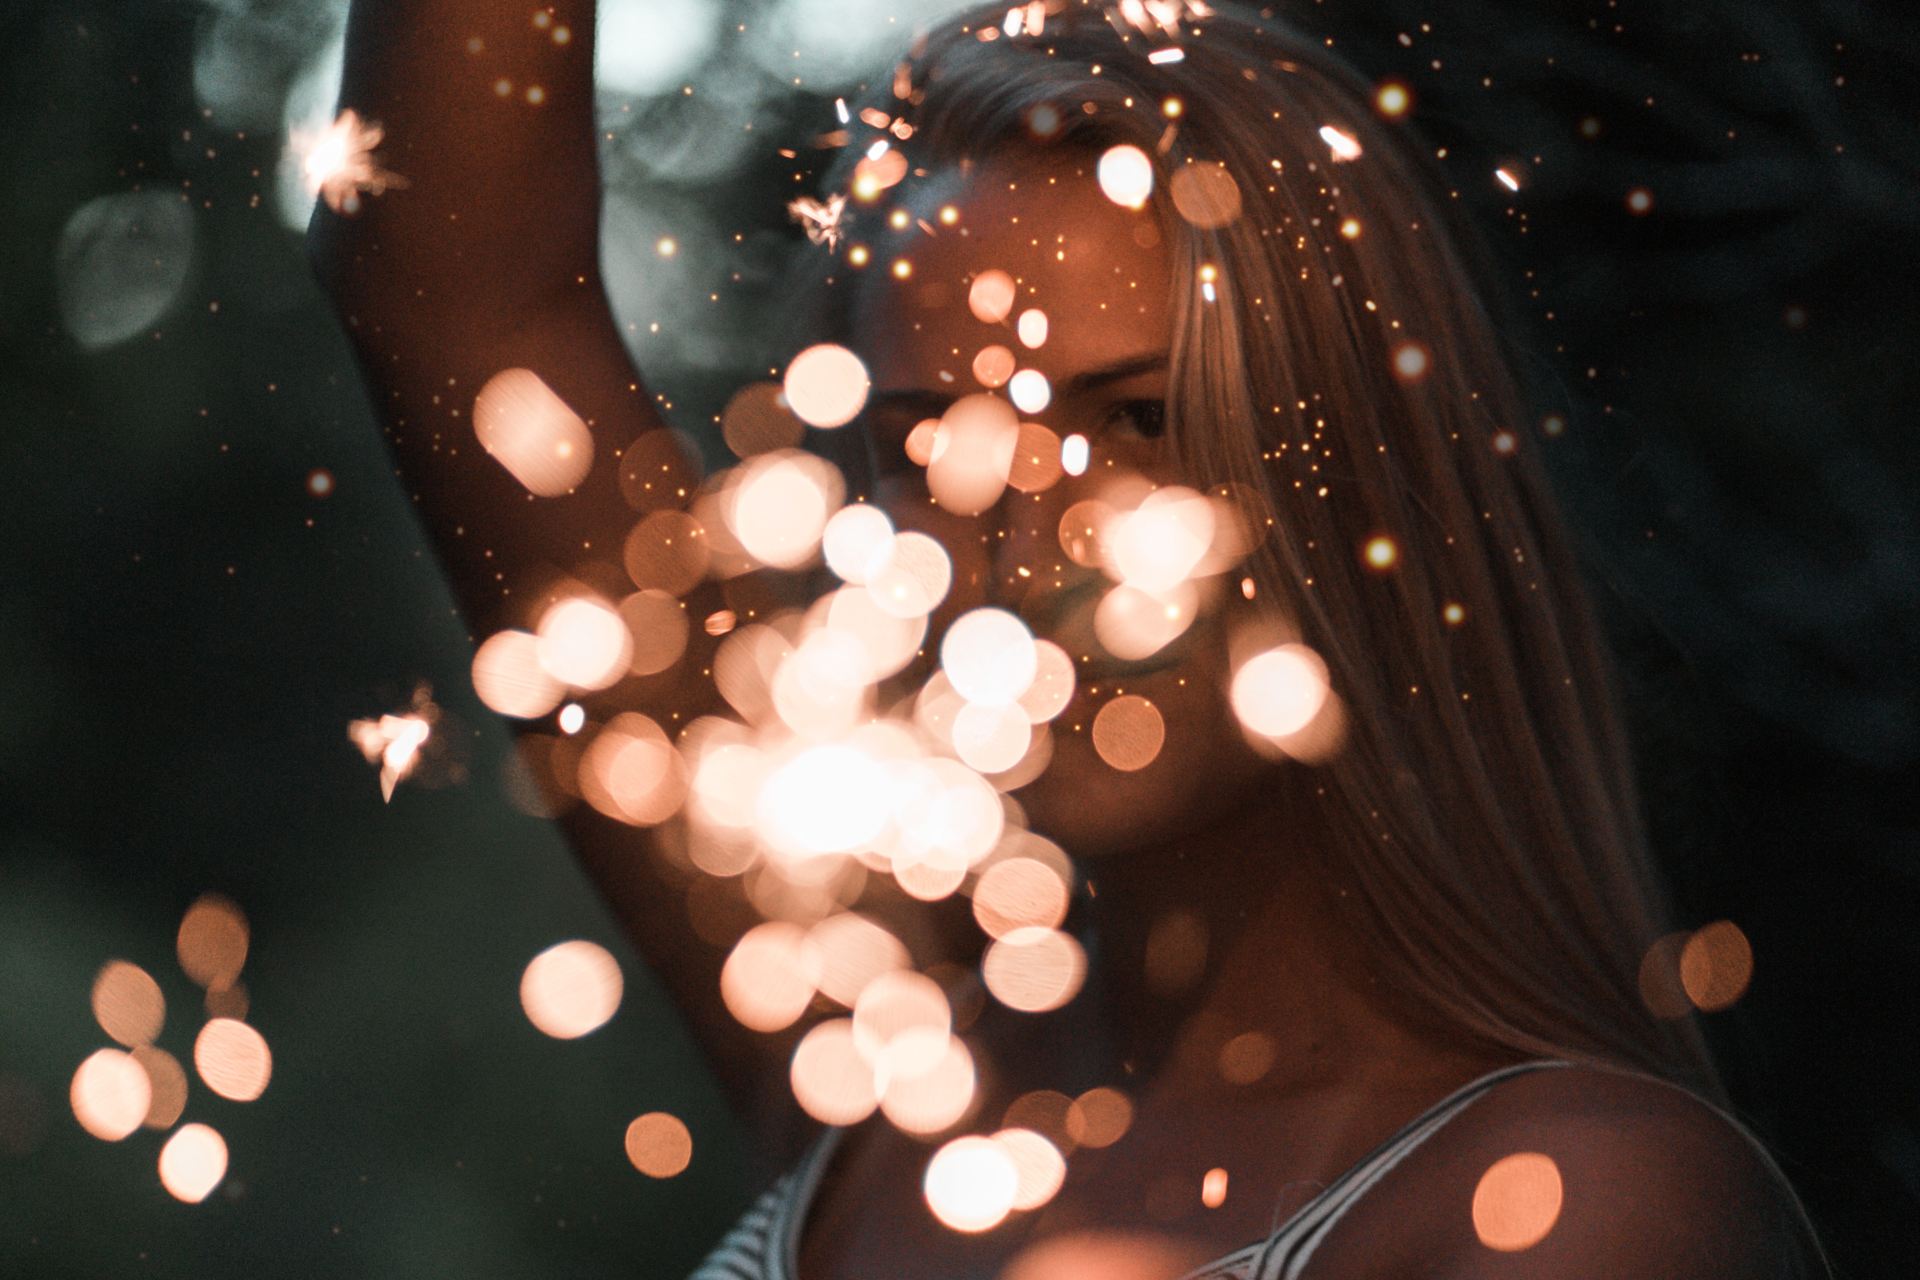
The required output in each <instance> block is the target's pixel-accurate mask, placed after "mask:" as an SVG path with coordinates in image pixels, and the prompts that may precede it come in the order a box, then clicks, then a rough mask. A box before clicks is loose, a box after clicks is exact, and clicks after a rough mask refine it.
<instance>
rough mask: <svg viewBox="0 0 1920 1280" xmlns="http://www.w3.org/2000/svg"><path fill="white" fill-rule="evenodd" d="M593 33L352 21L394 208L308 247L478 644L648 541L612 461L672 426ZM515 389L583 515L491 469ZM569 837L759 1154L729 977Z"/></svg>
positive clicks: (611, 827)
mask: <svg viewBox="0 0 1920 1280" xmlns="http://www.w3.org/2000/svg"><path fill="white" fill-rule="evenodd" d="M593 17H594V15H593V6H592V4H591V3H588V2H586V0H560V2H558V3H554V4H551V5H548V6H546V7H545V8H543V9H540V10H537V11H536V10H535V9H534V8H533V7H532V6H530V5H528V4H527V3H525V0H354V4H353V9H352V14H351V18H350V20H349V23H348V29H347V48H346V66H345V74H344V78H343V81H342V86H341V107H342V108H343V109H350V110H352V111H354V112H356V113H357V114H358V115H359V116H360V117H361V118H362V119H363V120H366V121H369V122H374V123H377V124H378V125H379V126H380V127H381V128H382V130H383V131H384V136H383V137H382V139H381V142H380V144H379V154H378V160H379V163H380V166H381V167H382V168H383V169H386V170H389V171H391V172H393V173H394V174H397V175H398V176H399V177H400V178H401V179H402V180H404V183H405V185H404V186H398V187H395V188H394V189H392V190H390V191H388V192H387V193H386V194H384V195H380V196H378V197H374V196H367V197H365V198H363V199H361V200H360V201H359V202H358V205H359V207H358V209H357V210H356V211H354V212H352V213H351V214H342V213H337V212H334V211H333V210H331V209H329V208H328V207H327V206H326V205H324V204H322V205H321V206H320V207H319V208H318V209H317V210H316V211H315V214H314V219H313V223H312V226H311V229H310V231H309V235H308V239H309V246H310V250H311V255H312V258H313V261H314V265H315V269H316V271H317V272H318V274H319V276H320V278H321V280H322V283H323V285H324V287H325V288H326V290H327V292H328V294H329V295H330V297H331V298H332V300H333V302H334V305H335V307H336V309H337V310H338V312H339V314H340V317H341V320H342V323H343V324H344V325H345V327H346V329H347V332H348V334H349V335H350V337H351V339H352V341H353V343H354V346H355V349H356V351H357V352H358V355H359V359H360V364H361V367H362V370H363V371H364V373H365V376H366V379H367V382H368V387H369V391H370V393H371V394H372V396H373V397H374V399H375V407H376V410H377V413H378V416H379V418H380V421H381V423H382V426H383V428H384V430H385V432H386V434H387V437H388V443H389V446H390V449H391V452H392V456H393V458H394V460H395V463H396V465H397V469H398V472H399V475H400V477H401V480H402V482H403V483H404V485H405V486H406V490H407V492H408V494H409V495H410V496H411V497H412V498H413V500H414V502H415V503H416V504H417V506H418V508H419V511H420V515H421V517H422V519H423V521H424V522H425V525H426V528H427V530H428V533H429V535H430V537H431V538H432V541H433V544H434V546H435V548H436V549H437V550H438V552H439V555H440V558H441V560H442V563H443V564H444V565H445V567H446V570H447V572H448V574H449V576H450V578H451V580H452V584H453V587H454V590H455V593H456V597H457V599H458V600H459V602H460V605H461V607H462V609H463V611H464V613H465V616H466V619H467V621H468V624H469V626H470V627H471V628H472V630H473V635H474V637H475V638H476V639H480V638H484V637H485V636H487V635H489V634H491V633H492V632H494V631H496V630H499V629H501V628H504V627H531V626H532V625H533V624H534V622H535V621H536V615H537V611H538V608H539V605H540V603H541V599H542V597H543V596H544V594H545V593H546V592H547V591H548V590H549V589H550V587H551V585H552V583H553V582H554V581H555V580H556V579H557V578H560V577H562V576H568V575H578V576H583V577H586V578H587V580H588V581H596V582H598V581H601V580H602V578H603V577H604V575H605V573H606V571H607V570H608V569H609V568H610V567H611V568H615V569H616V571H617V566H618V565H619V563H620V547H621V541H622V538H623V536H624V535H625V533H626V531H627V530H628V529H629V528H630V527H631V525H632V523H633V521H634V520H635V519H636V518H637V517H636V513H634V512H633V511H632V510H630V509H629V508H628V507H627V505H626V503H625V502H624V500H623V499H622V497H621V493H620V487H619V482H618V471H619V466H620V460H619V456H618V455H619V454H620V453H621V452H622V451H624V450H626V449H627V447H628V446H629V445H630V444H631V443H632V441H634V440H635V439H636V438H637V437H639V436H641V435H642V434H643V433H645V432H649V431H654V430H658V429H659V428H661V427H662V426H663V423H662V422H661V420H660V418H659V417H658V416H657V415H656V414H655V412H654V410H653V407H652V402H651V399H650V397H649V395H648V393H647V391H646V390H645V388H644V386H643V385H642V383H641V381H640V378H639V375H638V374H637V372H636V371H635V370H634V369H633V368H632V366H631V364H630V363H629V361H628V358H627V354H626V351H625V349H624V348H623V347H622V345H621V342H620V340H619V336H618V334H617V332H616V330H615V326H614V323H613V319H612V316H611V313H610V311H609V308H608V305H607V301H606V296H605V293H604V291H603V290H602V288H601V281H600V276H599V256H598V228H599V214H600V192H599V183H598V174H597V169H596V164H595V139H594V122H593V85H592V69H593ZM509 369H525V370H530V371H531V372H532V373H533V374H535V375H537V376H538V377H539V378H540V379H541V380H542V381H543V382H544V383H545V384H546V385H547V386H548V387H549V388H551V389H552V391H553V392H554V393H556V394H557V395H558V397H559V398H560V399H561V400H563V401H564V402H565V403H566V405H567V406H569V407H570V408H571V410H572V411H573V412H574V413H575V414H577V415H578V417H579V418H580V419H582V420H584V422H585V424H586V425H587V427H588V430H589V432H590V435H591V440H592V448H593V454H594V459H593V463H592V466H591V469H590V470H589V471H588V473H587V475H586V476H585V478H584V479H583V480H582V481H581V482H580V483H579V484H578V485H577V486H576V488H575V489H574V491H573V492H571V493H565V494H562V495H560V496H551V497H534V496H532V495H531V494H530V493H529V491H528V488H527V487H526V486H525V485H523V484H522V483H521V482H520V481H519V480H517V479H515V477H514V475H513V474H511V473H510V472H509V470H508V469H507V468H506V467H505V466H503V465H502V464H501V463H500V462H499V461H497V460H496V459H495V458H493V457H491V456H489V455H488V453H487V452H486V451H485V449H483V448H482V446H481V443H480V440H479V438H478V437H477V435H476V432H475V427H474V422H473V417H472V415H473V409H474V402H475V396H476V394H477V393H478V392H479V391H480V390H481V388H482V387H483V386H484V385H485V384H486V383H487V382H488V381H489V380H490V379H491V378H493V377H494V376H495V375H496V374H499V373H500V372H502V371H504V370H509ZM583 571H584V572H583ZM596 574H597V575H598V576H595V575H596ZM603 589H611V588H603ZM694 633H695V636H696V638H702V637H700V636H699V629H698V628H694ZM691 660H692V659H691V657H690V658H689V661H691ZM645 687H653V688H658V682H657V681H656V682H655V683H654V684H653V685H652V686H643V688H645ZM635 696H637V695H636V693H635V686H634V685H633V684H632V683H631V682H630V683H629V684H628V685H626V686H625V687H622V688H616V690H614V691H612V692H611V693H610V695H609V696H608V697H607V698H606V699H605V700H604V704H596V703H591V702H590V703H589V706H590V707H593V708H594V709H595V714H596V715H600V714H604V713H608V712H611V711H612V710H616V709H639V710H651V711H652V712H653V713H654V714H655V715H656V717H657V718H659V719H660V720H661V722H662V723H663V724H667V726H668V728H669V731H671V729H672V724H671V722H670V720H669V719H668V717H667V715H666V714H664V713H663V709H662V708H659V707H654V708H647V707H638V708H635V707H632V706H631V701H632V698H633V697H635ZM622 702H624V703H626V704H627V705H626V706H620V705H619V704H620V703H622ZM667 710H670V709H667ZM562 825H563V828H564V829H565V831H566V834H567V836H568V839H569V841H570V842H571V844H572V845H573V847H574V849H575V851H576V852H577V853H578V854H579V856H580V858H581V861H582V862H583V864H584V865H585V866H586V869H587V870H588V872H589V874H590V875H591V876H592V877H593V878H594V880H595V881H596V882H597V883H598V885H599V888H600V890H601V892H602V893H603V894H604V895H606V897H607V898H608V900H609V901H610V903H611V905H612V906H613V908H614V910H615V911H616V912H617V913H618V915H619V916H620V918H621V921H622V923H623V924H624V925H625V927H626V929H627V931H628V933H629V935H630V936H631V937H632V938H633V940H634V942H635V944H636V946H638V947H639V948H640V949H641V950H642V952H643V954H644V955H645V956H646V957H647V959H648V961H649V963H650V964H651V965H652V967H653V968H654V970H655V972H656V973H657V974H658V976H659V977H660V978H661V980H662V981H663V982H664V984H665V985H666V986H667V987H668V989H669V990H670V991H671V993H672V994H673V995H674V997H675V999H676V1000H677V1002H678V1003H679V1005H680V1007H681V1009H682V1011H683V1013H684V1014H685V1016H686V1018H687V1020H688V1022H689V1024H690V1025H691V1026H692V1028H693V1031H694V1033H695V1035H696V1036H697V1037H698V1038H699V1039H700V1040H701V1042H702V1044H703V1047H704V1048H705V1049H706V1050H707V1053H708V1057H709V1060H710V1061H711V1062H712V1064H713V1066H714V1069H715V1071H716V1073H717V1075H718V1076H719V1077H720V1081H721V1084H722V1086H723V1088H724V1089H725V1091H726V1092H727V1093H728V1095H729V1097H730V1099H731V1100H732V1101H733V1103H734V1104H735V1107H736V1110H738V1111H739V1112H740V1113H741V1114H742V1115H743V1117H744V1118H746V1119H747V1120H748V1121H749V1122H750V1123H752V1124H754V1125H755V1127H756V1128H758V1129H760V1130H761V1132H762V1133H763V1134H764V1133H765V1132H766V1131H767V1130H768V1128H770V1127H771V1128H778V1127H779V1126H778V1125H777V1124H775V1123H774V1121H775V1120H777V1119H778V1118H780V1117H783V1116H788V1115H790V1114H791V1107H790V1105H787V1100H786V1097H785V1078H784V1073H783V1072H781V1071H779V1070H778V1063H777V1059H774V1058H772V1057H770V1055H769V1052H768V1049H767V1047H766V1046H765V1045H764V1044H760V1043H756V1042H755V1039H754V1037H753V1036H752V1035H751V1034H750V1033H748V1032H746V1031H744V1030H743V1029H742V1028H740V1027H739V1026H738V1025H737V1024H735V1022H734V1021H733V1019H732V1018H731V1017H730V1016H729V1015H728V1014H727V1013H726V1012H725V1010H724V1009H723V1008H722V1006H721V1002H720V999H719V992H718V977H719V969H720V964H721V962H722V960H723V959H724V956H723V954H722V953H721V951H720V950H719V948H717V947H715V946H713V945H711V944H710V943H707V942H703V941H701V940H699V939H698V938H696V937H695V936H694V934H693V932H692V929H691V927H690V925H689V923H688V921H687V918H686V911H685V908H684V897H683V894H682V893H681V892H679V891H678V890H677V889H675V888H673V887H671V886H669V885H667V884H666V883H664V882H663V881H662V880H661V879H660V878H659V877H658V876H657V875H655V874H654V873H653V872H652V870H651V869H650V868H649V867H648V866H647V861H648V860H647V858H646V857H644V856H643V851H644V850H645V848H646V843H647V840H648V836H647V833H645V832H642V831H639V830H636V829H634V828H630V827H623V826H620V825H617V824H615V823H614V822H612V821H611V820H609V819H606V818H603V817H601V816H600V815H598V814H597V813H594V812H593V811H592V810H590V809H589V808H588V807H587V806H586V805H580V806H577V807H576V808H575V809H574V810H573V812H572V813H571V814H570V815H569V816H568V817H567V818H565V819H563V820H562ZM776 1100H777V1102H776ZM781 1145H786V1144H784V1143H782V1144H776V1146H775V1148H774V1149H773V1150H771V1151H770V1152H769V1154H774V1155H776V1156H777V1150H778V1146H781Z"/></svg>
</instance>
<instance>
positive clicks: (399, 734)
mask: <svg viewBox="0 0 1920 1280" xmlns="http://www.w3.org/2000/svg"><path fill="white" fill-rule="evenodd" d="M439 718H440V708H438V707H436V706H435V705H434V704H433V699H432V698H431V697H430V696H429V694H428V690H427V686H425V685H421V686H420V687H419V688H418V689H417V690H415V691H414V695H413V706H412V710H411V711H408V712H405V713H403V714H398V715H383V716H381V717H380V718H379V719H378V720H355V721H354V722H353V723H352V724H350V725H348V726H347V736H348V737H349V738H351V739H352V740H353V744H354V745H355V746H356V747H359V748H360V753H361V754H362V755H364V756H366V758H367V763H368V764H375V763H378V764H379V766H380V798H381V799H382V800H385V801H387V802H389V803H391V802H392V800H393V789H394V788H395V787H397V786H399V785H400V783H401V781H402V780H403V779H405V778H406V777H407V775H408V774H410V773H412V772H413V770H414V766H415V765H417V764H419V762H420V748H421V747H423V746H425V745H426V742H427V739H428V738H429V737H431V736H432V734H433V724H434V721H436V720H438V719H439Z"/></svg>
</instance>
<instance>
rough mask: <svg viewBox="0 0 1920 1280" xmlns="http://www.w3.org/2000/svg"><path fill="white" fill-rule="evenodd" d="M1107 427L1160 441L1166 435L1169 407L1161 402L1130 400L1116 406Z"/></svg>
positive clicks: (1108, 417) (1109, 416) (1108, 418)
mask: <svg viewBox="0 0 1920 1280" xmlns="http://www.w3.org/2000/svg"><path fill="white" fill-rule="evenodd" d="M1107 425H1108V426H1109V427H1116V428H1119V429H1121V430H1124V431H1131V432H1132V433H1133V434H1134V435H1137V436H1140V437H1141V438H1143V439H1146V440H1158V439H1159V438H1160V437H1161V436H1163V435H1165V434H1166V430H1167V406H1166V404H1165V402H1163V401H1160V400H1128V401H1125V402H1123V403H1121V404H1118V405H1115V406H1114V408H1113V412H1112V413H1109V414H1108V415H1107Z"/></svg>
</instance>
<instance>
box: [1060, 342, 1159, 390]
mask: <svg viewBox="0 0 1920 1280" xmlns="http://www.w3.org/2000/svg"><path fill="white" fill-rule="evenodd" d="M1171 363H1172V359H1171V357H1170V356H1169V355H1168V354H1167V353H1166V352H1164V351H1154V352H1148V353H1147V354H1145V355H1137V356H1128V357H1127V358H1125V359H1123V360H1116V361H1114V362H1113V363H1112V364H1105V365H1101V366H1100V367H1099V368H1097V369H1088V370H1086V371H1085V372H1083V373H1076V374H1074V375H1073V376H1072V377H1071V378H1067V379H1065V380H1064V381H1062V382H1061V384H1060V394H1061V395H1063V396H1070V395H1078V394H1080V393H1081V392H1086V391H1093V390H1096V389H1097V388H1100V387H1104V386H1106V385H1107V384H1108V383H1110V382H1125V381H1126V380H1127V379H1128V378H1131V377H1134V376H1135V375H1136V374H1142V373H1155V372H1158V371H1159V370H1161V369H1164V368H1166V367H1167V366H1168V365H1169V364H1171Z"/></svg>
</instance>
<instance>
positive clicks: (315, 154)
mask: <svg viewBox="0 0 1920 1280" xmlns="http://www.w3.org/2000/svg"><path fill="white" fill-rule="evenodd" d="M385 136H386V130H384V129H382V128H381V127H380V125H379V124H378V123H377V122H375V121H372V120H367V121H362V120H361V119H360V117H359V115H358V114H357V113H355V112H354V111H352V110H347V111H342V112H341V113H340V116H339V118H338V119H336V120H335V121H334V122H333V123H332V124H330V125H328V126H327V127H326V128H325V129H322V130H320V131H319V132H318V133H313V132H310V131H308V130H303V129H301V130H295V131H294V132H293V133H292V135H291V136H290V137H289V139H288V142H289V145H290V146H291V148H292V150H293V152H294V154H295V155H297V156H299V157H300V171H301V173H302V174H303V175H305V177H306V183H307V190H308V192H310V193H311V194H313V195H317V196H319V197H320V198H321V199H322V200H325V201H326V202H327V207H328V208H329V209H332V210H333V211H334V212H335V213H357V212H358V211H359V209H360V196H361V194H362V193H363V192H364V193H365V194H367V195H372V196H377V195H382V194H384V193H386V192H387V191H390V190H392V189H394V188H396V187H404V186H406V185H407V180H406V179H405V178H403V177H401V176H400V175H399V174H397V173H390V172H388V171H387V170H385V169H382V168H381V167H380V163H379V159H378V157H376V156H375V154H374V148H375V147H377V146H379V145H380V140H381V139H382V138H383V137H385Z"/></svg>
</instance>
